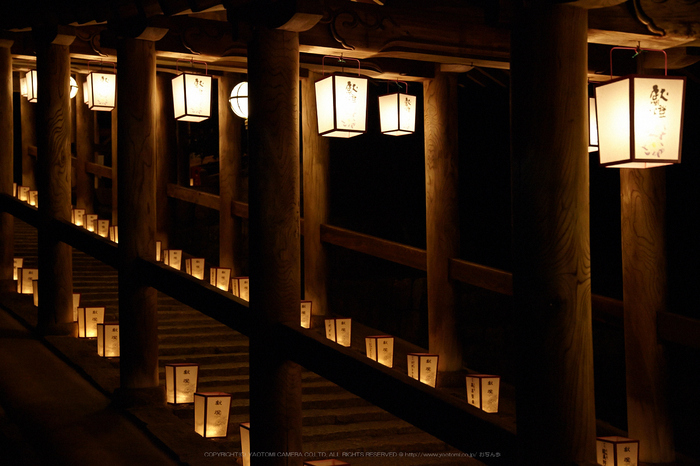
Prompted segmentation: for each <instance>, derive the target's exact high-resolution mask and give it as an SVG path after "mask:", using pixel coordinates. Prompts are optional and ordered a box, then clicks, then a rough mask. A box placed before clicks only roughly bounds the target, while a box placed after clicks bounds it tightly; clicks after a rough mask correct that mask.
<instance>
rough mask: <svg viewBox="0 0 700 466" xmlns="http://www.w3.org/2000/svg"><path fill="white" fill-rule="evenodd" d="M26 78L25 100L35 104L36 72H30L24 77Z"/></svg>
mask: <svg viewBox="0 0 700 466" xmlns="http://www.w3.org/2000/svg"><path fill="white" fill-rule="evenodd" d="M24 77H25V78H27V100H28V101H30V102H32V103H35V102H36V97H37V95H38V94H37V80H36V70H31V71H30V72H29V73H27V74H26V75H24Z"/></svg>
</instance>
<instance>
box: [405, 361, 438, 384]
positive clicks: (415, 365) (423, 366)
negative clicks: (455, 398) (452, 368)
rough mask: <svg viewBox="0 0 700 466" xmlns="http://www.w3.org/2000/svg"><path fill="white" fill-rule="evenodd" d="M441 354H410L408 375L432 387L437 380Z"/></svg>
mask: <svg viewBox="0 0 700 466" xmlns="http://www.w3.org/2000/svg"><path fill="white" fill-rule="evenodd" d="M438 361H439V356H438V355H437V354H428V353H409V354H408V376H409V377H411V378H413V379H416V380H419V381H421V382H423V383H424V384H426V385H430V386H431V387H434V386H435V382H436V381H437V372H438Z"/></svg>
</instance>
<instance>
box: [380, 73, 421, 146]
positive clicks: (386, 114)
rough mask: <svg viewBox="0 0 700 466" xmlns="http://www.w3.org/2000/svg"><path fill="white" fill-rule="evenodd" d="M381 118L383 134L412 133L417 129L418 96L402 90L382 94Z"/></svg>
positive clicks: (401, 134)
mask: <svg viewBox="0 0 700 466" xmlns="http://www.w3.org/2000/svg"><path fill="white" fill-rule="evenodd" d="M404 84H405V83H404ZM406 89H408V85H406ZM379 119H380V126H381V131H382V134H387V135H389V136H403V135H405V134H412V133H413V132H414V131H415V130H416V96H414V95H408V94H402V93H400V92H397V93H395V94H387V95H383V96H380V97H379Z"/></svg>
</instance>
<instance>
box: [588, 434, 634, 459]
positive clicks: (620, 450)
mask: <svg viewBox="0 0 700 466" xmlns="http://www.w3.org/2000/svg"><path fill="white" fill-rule="evenodd" d="M596 450H597V461H598V464H600V465H602V466H638V465H639V440H632V439H629V438H625V437H617V436H612V437H598V438H597V439H596Z"/></svg>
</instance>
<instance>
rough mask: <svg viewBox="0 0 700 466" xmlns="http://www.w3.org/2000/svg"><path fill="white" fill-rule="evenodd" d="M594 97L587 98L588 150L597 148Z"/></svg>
mask: <svg viewBox="0 0 700 466" xmlns="http://www.w3.org/2000/svg"><path fill="white" fill-rule="evenodd" d="M595 112H596V110H595V97H589V98H588V152H595V151H597V150H598V120H597V119H596V114H595Z"/></svg>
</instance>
